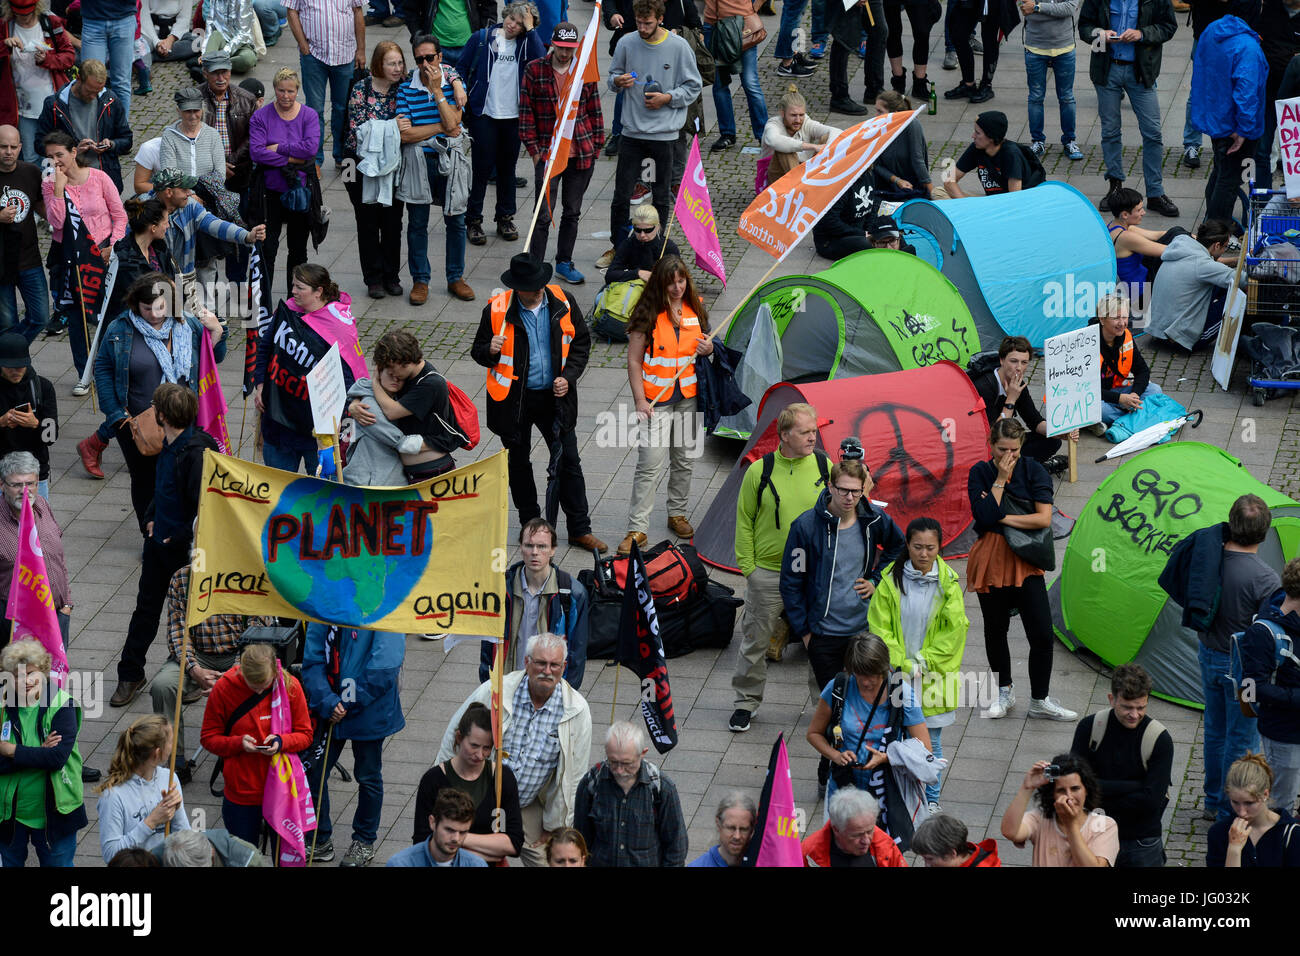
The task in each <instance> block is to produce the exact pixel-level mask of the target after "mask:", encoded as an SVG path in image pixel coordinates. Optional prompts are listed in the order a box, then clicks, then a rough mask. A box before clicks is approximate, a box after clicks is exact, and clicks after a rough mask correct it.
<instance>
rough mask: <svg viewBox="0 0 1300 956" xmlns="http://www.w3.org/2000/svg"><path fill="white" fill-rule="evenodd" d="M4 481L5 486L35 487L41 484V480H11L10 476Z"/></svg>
mask: <svg viewBox="0 0 1300 956" xmlns="http://www.w3.org/2000/svg"><path fill="white" fill-rule="evenodd" d="M4 483H5V486H6V487H9V488H35V487H36V486H37V485H38V484H40V482H39V481H36V480H34V479H33V480H32V481H10V480H9V479H8V478H6V479H5V480H4Z"/></svg>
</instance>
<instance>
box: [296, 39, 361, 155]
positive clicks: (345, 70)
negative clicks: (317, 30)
mask: <svg viewBox="0 0 1300 956" xmlns="http://www.w3.org/2000/svg"><path fill="white" fill-rule="evenodd" d="M298 62H299V64H300V65H301V66H302V89H303V94H302V95H303V97H304V98H305V99H306V100H307V105H308V106H310V107H311V108H312V109H314V110H315V111H316V112H317V114H319V116H320V117H321V131H320V146H318V147H317V148H316V163H317V165H319V164H320V163H322V162H324V161H325V83H326V82H327V81H328V82H329V87H330V130H331V131H332V132H333V134H334V145H333V147H332V152H333V154H334V161H335V162H340V161H341V160H342V159H343V138H344V136H346V135H347V111H348V91H349V90H350V89H351V87H352V70H353V65H352V62H351V61H350V60H349V61H348V62H347V63H343V64H340V65H339V66H327V65H326V64H324V63H322V62H321V61H320V60H318V59H316V58H315V57H314V56H312V55H311V54H305V55H304V54H301V53H300V54H298Z"/></svg>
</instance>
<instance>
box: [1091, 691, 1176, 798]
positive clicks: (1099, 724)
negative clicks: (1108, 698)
mask: <svg viewBox="0 0 1300 956" xmlns="http://www.w3.org/2000/svg"><path fill="white" fill-rule="evenodd" d="M1109 723H1110V708H1107V709H1106V710H1102V711H1098V712H1097V713H1096V714H1094V715H1093V718H1092V733H1091V734H1090V735H1089V737H1088V751H1089V753H1096V752H1097V751H1098V750H1099V749H1101V742H1102V740H1104V739H1105V737H1106V726H1107V725H1108V724H1109ZM1165 730H1166V728H1165V725H1164V724H1162V723H1160V721H1158V720H1156V719H1155V718H1154V717H1152V718H1151V719H1150V720H1148V721H1147V729H1146V730H1144V731H1142V769H1143V770H1146V769H1147V767H1148V765H1149V764H1150V763H1151V755H1152V754H1153V753H1155V749H1156V741H1158V740H1159V739H1160V735H1161V734H1163V733H1164V732H1165ZM1165 799H1166V800H1168V799H1169V791H1168V790H1166V791H1165Z"/></svg>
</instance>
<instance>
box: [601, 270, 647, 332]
mask: <svg viewBox="0 0 1300 956" xmlns="http://www.w3.org/2000/svg"><path fill="white" fill-rule="evenodd" d="M644 291H645V280H644V279H629V280H627V281H625V282H610V283H608V284H607V285H606V286H605V287H604V288H603V289H601V290H600V292H598V293H597V294H596V304H595V305H594V306H593V307H592V314H591V330H592V331H593V332H595V333H596V334H598V335H601V336H603V337H604V338H606V339H608V340H609V341H611V342H626V341H627V320H628V319H630V318H631V317H632V309H633V308H635V307H636V303H637V300H638V299H640V298H641V293H642V292H644Z"/></svg>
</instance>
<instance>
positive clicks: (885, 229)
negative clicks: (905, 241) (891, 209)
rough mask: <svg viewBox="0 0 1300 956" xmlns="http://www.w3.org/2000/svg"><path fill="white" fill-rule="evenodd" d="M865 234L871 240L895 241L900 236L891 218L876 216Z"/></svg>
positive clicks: (896, 224) (896, 225)
mask: <svg viewBox="0 0 1300 956" xmlns="http://www.w3.org/2000/svg"><path fill="white" fill-rule="evenodd" d="M867 233H868V235H870V236H871V238H872V239H897V238H899V236H901V235H902V234H901V233H900V232H899V231H898V223H896V222H895V221H894V219H893V217H892V216H877V217H876V218H875V219H874V220H873V221H872V223H871V227H870V228H869V229H868V230H867Z"/></svg>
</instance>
